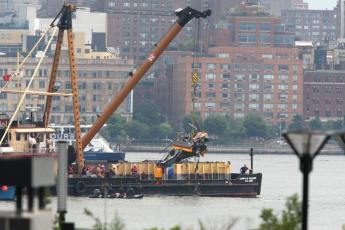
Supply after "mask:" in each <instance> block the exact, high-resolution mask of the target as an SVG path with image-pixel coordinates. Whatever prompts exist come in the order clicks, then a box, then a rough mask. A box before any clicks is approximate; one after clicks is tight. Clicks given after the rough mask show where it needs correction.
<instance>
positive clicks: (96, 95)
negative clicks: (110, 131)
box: [0, 53, 133, 124]
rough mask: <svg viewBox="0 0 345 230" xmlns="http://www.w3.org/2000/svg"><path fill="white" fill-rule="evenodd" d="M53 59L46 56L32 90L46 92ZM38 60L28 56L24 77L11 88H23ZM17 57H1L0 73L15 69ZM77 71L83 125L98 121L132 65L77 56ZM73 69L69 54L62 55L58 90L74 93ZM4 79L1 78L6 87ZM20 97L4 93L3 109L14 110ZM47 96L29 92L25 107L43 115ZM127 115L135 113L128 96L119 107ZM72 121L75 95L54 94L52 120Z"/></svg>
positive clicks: (0, 99)
mask: <svg viewBox="0 0 345 230" xmlns="http://www.w3.org/2000/svg"><path fill="white" fill-rule="evenodd" d="M52 61H53V60H52V58H46V59H44V61H43V63H42V65H41V68H40V69H39V71H38V73H37V77H36V78H35V80H34V81H33V83H32V86H31V88H30V90H35V91H42V92H46V91H47V87H48V84H49V77H50V71H51V63H52ZM37 62H38V59H36V58H30V59H28V62H27V65H25V67H24V68H23V71H22V77H21V78H19V80H16V81H13V82H11V84H10V86H9V88H10V89H17V90H18V89H20V90H24V89H25V88H26V86H27V84H28V83H29V80H30V77H31V76H32V74H33V72H34V69H35V67H36V65H37ZM16 63H17V59H16V58H10V57H0V66H1V67H0V75H1V76H3V75H4V74H9V73H13V71H15V69H16ZM76 63H77V74H78V86H79V87H78V97H79V110H80V113H81V120H82V123H84V124H90V123H92V122H94V121H95V119H96V118H97V115H98V114H100V113H101V112H102V111H103V109H104V108H105V106H106V105H107V104H108V103H109V102H110V100H111V99H112V98H113V96H114V95H117V93H118V92H119V90H121V88H122V87H123V85H124V84H125V83H126V82H127V81H128V77H129V76H128V72H129V71H131V70H132V68H133V61H132V60H123V59H77V60H76ZM69 74H70V71H69V62H68V55H67V54H66V53H65V54H64V55H63V56H62V57H61V63H60V65H59V70H58V72H57V81H56V84H55V86H56V89H57V92H61V93H62V92H64V93H71V83H70V76H69ZM4 84H5V81H1V87H3V86H4ZM19 99H20V95H19V94H12V93H1V97H0V111H1V112H7V113H9V114H11V113H13V111H14V110H15V108H16V107H17V105H18V102H19ZM44 106H45V96H42V95H33V94H30V95H29V94H28V95H27V96H26V98H25V105H24V106H22V110H23V111H25V108H26V107H31V108H38V110H37V115H38V117H40V116H41V115H42V113H43V112H44V110H43V109H44ZM117 112H119V113H121V114H123V115H124V116H126V117H131V116H132V114H131V113H132V101H131V97H128V98H127V99H126V100H125V101H124V102H123V103H122V105H121V106H120V108H119V109H118V110H117ZM72 121H73V106H72V97H70V96H69V97H64V96H54V97H53V106H52V113H51V118H50V122H51V123H56V124H69V123H72Z"/></svg>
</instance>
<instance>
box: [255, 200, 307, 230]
mask: <svg viewBox="0 0 345 230" xmlns="http://www.w3.org/2000/svg"><path fill="white" fill-rule="evenodd" d="M285 207H286V209H285V210H283V212H282V214H281V216H279V215H276V214H274V213H273V210H272V209H263V210H262V212H261V215H260V217H261V219H262V223H261V224H260V227H259V229H258V230H299V229H301V216H302V208H301V207H302V205H301V202H300V201H299V199H298V196H297V195H296V194H295V195H293V196H291V197H289V198H288V199H287V202H286V204H285Z"/></svg>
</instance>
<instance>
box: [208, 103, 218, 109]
mask: <svg viewBox="0 0 345 230" xmlns="http://www.w3.org/2000/svg"><path fill="white" fill-rule="evenodd" d="M205 107H206V108H208V109H214V108H216V103H215V102H206V103H205Z"/></svg>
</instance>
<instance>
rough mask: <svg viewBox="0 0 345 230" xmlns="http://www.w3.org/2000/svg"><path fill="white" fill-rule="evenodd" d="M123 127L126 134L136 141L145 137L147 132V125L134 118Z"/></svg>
mask: <svg viewBox="0 0 345 230" xmlns="http://www.w3.org/2000/svg"><path fill="white" fill-rule="evenodd" d="M125 129H126V132H127V134H128V136H129V137H131V138H134V139H135V140H137V141H141V140H143V139H145V137H146V136H147V135H148V134H149V127H148V126H147V125H146V124H144V123H141V122H139V121H135V120H133V121H131V122H128V123H127V124H126V128H125Z"/></svg>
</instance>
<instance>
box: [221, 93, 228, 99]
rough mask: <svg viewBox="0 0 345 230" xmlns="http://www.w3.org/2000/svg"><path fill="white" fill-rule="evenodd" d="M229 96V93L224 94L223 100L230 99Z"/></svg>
mask: <svg viewBox="0 0 345 230" xmlns="http://www.w3.org/2000/svg"><path fill="white" fill-rule="evenodd" d="M229 97H230V96H229V94H228V93H222V98H229Z"/></svg>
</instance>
